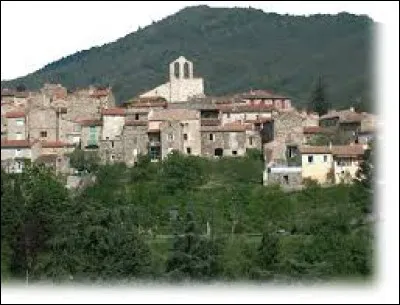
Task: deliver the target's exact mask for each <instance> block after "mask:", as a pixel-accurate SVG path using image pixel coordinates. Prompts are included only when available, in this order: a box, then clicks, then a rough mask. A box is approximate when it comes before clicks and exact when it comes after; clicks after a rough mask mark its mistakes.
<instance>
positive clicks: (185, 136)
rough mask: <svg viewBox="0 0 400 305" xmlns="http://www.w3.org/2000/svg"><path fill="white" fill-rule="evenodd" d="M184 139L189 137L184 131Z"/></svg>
mask: <svg viewBox="0 0 400 305" xmlns="http://www.w3.org/2000/svg"><path fill="white" fill-rule="evenodd" d="M183 139H184V140H185V141H187V139H188V135H187V133H184V134H183Z"/></svg>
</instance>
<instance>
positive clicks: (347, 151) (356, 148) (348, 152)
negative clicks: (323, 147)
mask: <svg viewBox="0 0 400 305" xmlns="http://www.w3.org/2000/svg"><path fill="white" fill-rule="evenodd" d="M332 154H333V155H334V156H343V157H351V156H361V155H363V154H364V147H363V145H360V144H354V145H334V146H332Z"/></svg>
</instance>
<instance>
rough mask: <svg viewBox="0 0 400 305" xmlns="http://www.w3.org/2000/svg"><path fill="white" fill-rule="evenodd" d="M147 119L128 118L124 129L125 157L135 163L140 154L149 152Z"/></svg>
mask: <svg viewBox="0 0 400 305" xmlns="http://www.w3.org/2000/svg"><path fill="white" fill-rule="evenodd" d="M147 125H148V122H147V120H126V121H125V125H124V128H123V131H122V143H123V159H124V162H125V163H126V164H127V165H128V166H132V165H134V164H135V163H136V162H137V161H138V157H139V156H140V155H147V154H148V133H147V131H148V127H147Z"/></svg>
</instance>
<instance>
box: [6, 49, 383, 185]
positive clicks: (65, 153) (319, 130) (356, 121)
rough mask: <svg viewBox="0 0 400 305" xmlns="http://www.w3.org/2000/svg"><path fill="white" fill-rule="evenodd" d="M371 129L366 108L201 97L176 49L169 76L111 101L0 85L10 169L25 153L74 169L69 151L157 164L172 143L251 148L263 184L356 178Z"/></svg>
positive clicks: (254, 96) (260, 93) (236, 152)
mask: <svg viewBox="0 0 400 305" xmlns="http://www.w3.org/2000/svg"><path fill="white" fill-rule="evenodd" d="M375 130H376V117H375V115H373V114H370V113H365V112H362V113H357V112H356V111H355V110H354V109H353V108H351V109H347V110H340V111H337V110H331V111H330V112H328V114H326V115H323V116H321V117H319V116H318V115H317V114H315V113H307V112H306V111H303V110H301V109H296V105H295V103H293V102H292V101H291V99H290V98H288V97H285V96H283V95H280V94H275V93H273V92H270V91H266V90H252V89H251V90H249V91H248V92H244V93H240V94H232V95H230V96H223V97H213V96H206V95H205V94H204V80H203V79H202V78H200V77H195V73H194V67H193V64H192V62H191V61H189V60H187V59H186V58H185V57H183V56H180V57H179V58H178V59H176V60H175V61H173V62H171V63H170V65H169V79H168V82H166V83H164V84H161V85H159V86H156V87H155V88H154V89H152V90H150V91H147V92H144V93H142V94H140V95H139V96H137V97H134V98H132V99H130V100H128V101H125V102H123V103H121V104H120V105H118V106H117V104H116V101H115V98H114V96H113V93H112V88H95V87H89V88H85V89H78V90H76V91H74V92H70V91H68V90H67V89H66V88H64V87H63V86H62V85H61V84H45V85H44V86H43V88H42V89H41V90H40V91H38V92H28V91H25V90H14V89H5V88H2V91H1V164H2V168H3V169H4V170H5V171H6V172H14V173H18V172H22V170H23V168H24V166H25V164H26V163H25V162H26V160H29V161H30V162H35V163H42V164H45V165H46V166H49V167H51V168H53V169H54V170H55V171H56V173H59V174H61V175H65V176H69V175H74V173H75V171H74V169H73V168H72V167H71V165H70V162H69V155H70V154H71V153H72V152H73V151H74V150H76V149H81V150H83V151H85V152H91V153H97V154H98V156H99V157H100V160H101V162H102V163H116V162H123V163H125V164H127V165H128V166H135V164H137V162H138V160H139V157H140V156H141V155H148V156H149V157H150V159H151V161H154V162H157V161H159V160H163V159H164V158H166V157H167V156H168V154H170V153H172V152H173V151H179V152H180V153H182V154H186V155H194V156H203V157H210V158H220V157H239V156H244V155H246V152H247V151H249V150H252V149H256V150H260V151H262V155H263V158H264V166H265V168H264V174H263V177H262V178H263V183H264V184H265V185H269V184H275V183H278V184H281V185H282V186H284V187H288V188H292V187H293V188H296V187H300V186H301V185H303V184H304V182H305V181H307V180H309V179H312V180H316V181H318V182H319V183H321V184H330V183H340V182H343V181H352V179H353V178H354V177H355V173H356V171H357V169H358V166H359V162H360V160H361V159H362V156H363V154H364V150H365V149H366V148H368V144H369V143H370V141H371V139H373V137H374V135H375ZM323 138H325V139H329V141H325V142H324V141H322V142H323V143H322V142H321V141H319V140H321V139H323ZM260 178H261V177H260Z"/></svg>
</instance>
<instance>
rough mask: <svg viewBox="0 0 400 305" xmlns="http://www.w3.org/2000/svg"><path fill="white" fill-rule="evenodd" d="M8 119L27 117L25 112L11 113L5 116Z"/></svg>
mask: <svg viewBox="0 0 400 305" xmlns="http://www.w3.org/2000/svg"><path fill="white" fill-rule="evenodd" d="M5 117H6V118H9V119H15V118H23V117H25V112H23V111H9V112H6V114H5Z"/></svg>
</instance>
